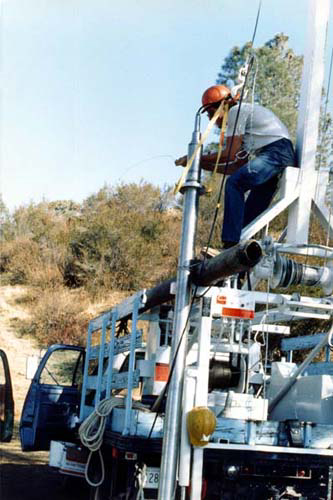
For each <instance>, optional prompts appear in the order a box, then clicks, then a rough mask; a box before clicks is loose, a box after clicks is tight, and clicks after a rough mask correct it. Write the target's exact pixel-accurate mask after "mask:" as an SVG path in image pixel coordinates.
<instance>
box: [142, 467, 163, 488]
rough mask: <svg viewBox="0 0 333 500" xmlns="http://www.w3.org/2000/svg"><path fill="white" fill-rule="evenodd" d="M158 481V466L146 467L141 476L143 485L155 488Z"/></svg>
mask: <svg viewBox="0 0 333 500" xmlns="http://www.w3.org/2000/svg"><path fill="white" fill-rule="evenodd" d="M159 482H160V469H159V468H158V467H147V468H146V471H145V476H144V478H143V487H144V488H150V489H154V490H157V489H158V484H159Z"/></svg>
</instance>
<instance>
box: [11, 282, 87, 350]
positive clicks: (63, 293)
mask: <svg viewBox="0 0 333 500" xmlns="http://www.w3.org/2000/svg"><path fill="white" fill-rule="evenodd" d="M87 305H88V301H87V297H86V295H85V294H84V293H83V292H82V291H80V292H78V291H69V290H67V289H65V288H62V287H58V288H56V289H53V290H48V291H47V292H45V293H40V294H39V296H38V298H37V299H36V303H35V306H34V307H33V308H32V309H31V319H30V320H27V321H25V322H24V324H23V325H22V327H21V332H22V333H23V334H30V335H33V336H34V337H36V338H37V340H38V343H39V344H40V345H41V346H44V347H45V346H48V345H51V344H55V343H61V344H72V345H83V344H85V338H86V331H87V325H88V319H87V317H86V315H85V310H86V308H87Z"/></svg>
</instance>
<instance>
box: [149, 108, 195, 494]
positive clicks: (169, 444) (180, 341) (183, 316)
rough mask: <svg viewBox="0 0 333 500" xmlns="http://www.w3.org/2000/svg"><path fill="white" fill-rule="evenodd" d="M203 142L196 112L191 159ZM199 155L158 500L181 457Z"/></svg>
mask: <svg viewBox="0 0 333 500" xmlns="http://www.w3.org/2000/svg"><path fill="white" fill-rule="evenodd" d="M199 141H200V115H199V113H197V115H196V119H195V127H194V132H193V135H192V140H191V142H190V144H189V148H188V158H190V157H191V156H192V155H193V153H194V151H195V148H196V146H197V145H198V144H199ZM200 156H201V150H198V152H197V154H196V157H195V159H194V161H193V163H192V166H191V168H190V169H189V172H188V174H187V177H186V181H185V183H184V185H183V187H182V192H183V193H184V205H183V221H182V237H181V242H180V250H179V260H178V271H177V289H176V303H175V315H174V323H173V336H172V359H174V368H173V374H172V378H171V381H170V386H169V392H168V398H167V405H166V414H165V421H164V438H163V448H162V461H161V474H160V478H161V479H160V486H159V491H158V498H159V500H171V499H173V498H174V497H175V492H176V471H177V463H178V454H179V442H180V427H181V402H182V392H183V381H184V366H185V356H186V343H187V329H188V321H187V319H188V315H189V312H190V301H191V297H190V286H191V285H190V262H191V260H192V259H193V257H194V243H195V236H196V229H197V219H198V205H199V191H200V189H201V184H200Z"/></svg>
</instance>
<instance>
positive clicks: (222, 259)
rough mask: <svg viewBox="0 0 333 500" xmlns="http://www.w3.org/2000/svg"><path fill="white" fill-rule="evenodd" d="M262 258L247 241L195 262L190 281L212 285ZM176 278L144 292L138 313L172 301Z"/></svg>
mask: <svg viewBox="0 0 333 500" xmlns="http://www.w3.org/2000/svg"><path fill="white" fill-rule="evenodd" d="M261 257H262V248H261V246H260V245H259V243H258V242H257V241H255V240H248V241H245V242H242V243H239V244H238V245H235V246H234V247H231V248H228V249H227V250H222V252H221V253H220V254H219V255H218V256H217V257H214V258H213V259H209V260H206V261H200V260H198V261H197V265H193V266H191V268H192V271H191V280H192V281H193V283H194V284H196V285H199V286H209V285H214V284H215V283H217V282H218V281H220V280H221V279H223V278H227V277H228V276H232V275H233V274H238V273H240V272H243V271H249V270H250V269H251V267H253V266H255V265H256V264H258V262H259V261H260V259H261ZM175 282H176V278H171V279H169V280H167V281H163V282H162V283H160V284H159V285H157V286H155V287H154V288H150V289H149V290H146V292H145V295H146V302H145V305H144V306H143V307H142V308H141V309H140V313H142V312H144V311H147V310H148V309H152V308H153V307H155V306H158V305H160V304H163V303H164V302H168V301H170V300H173V299H174V295H173V294H172V293H171V292H170V288H171V285H172V283H175Z"/></svg>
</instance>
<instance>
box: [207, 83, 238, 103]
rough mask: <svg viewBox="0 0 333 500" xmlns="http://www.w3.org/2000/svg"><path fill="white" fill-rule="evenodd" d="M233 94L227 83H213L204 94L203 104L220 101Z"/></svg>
mask: <svg viewBox="0 0 333 500" xmlns="http://www.w3.org/2000/svg"><path fill="white" fill-rule="evenodd" d="M230 95H231V91H230V89H229V88H228V87H226V85H213V86H212V87H209V88H208V89H207V90H205V92H204V93H203V94H202V99H201V100H202V105H203V106H207V105H208V104H213V103H215V102H220V101H222V100H223V99H226V98H227V97H229V96H230Z"/></svg>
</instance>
